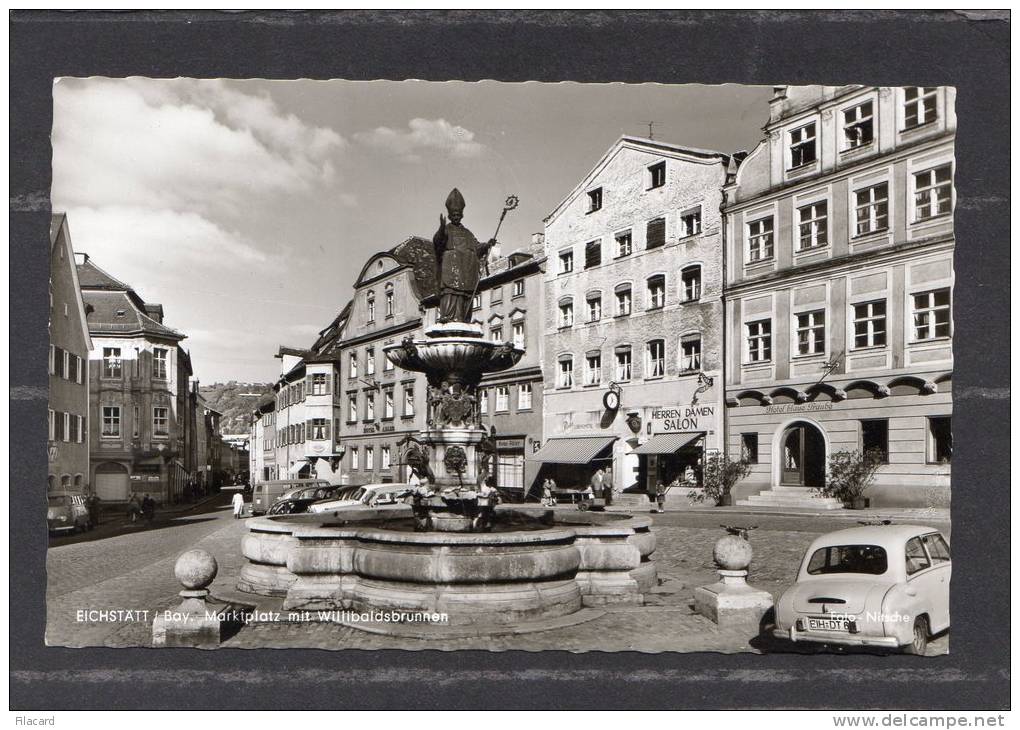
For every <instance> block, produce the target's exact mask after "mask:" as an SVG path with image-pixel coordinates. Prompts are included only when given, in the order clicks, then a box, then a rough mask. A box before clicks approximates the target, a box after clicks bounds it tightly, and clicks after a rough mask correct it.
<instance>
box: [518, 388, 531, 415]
mask: <svg viewBox="0 0 1020 730" xmlns="http://www.w3.org/2000/svg"><path fill="white" fill-rule="evenodd" d="M531 394H532V388H531V383H521V384H520V385H518V386H517V410H519V411H526V410H530V409H531Z"/></svg>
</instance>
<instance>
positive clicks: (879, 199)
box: [854, 183, 889, 236]
mask: <svg viewBox="0 0 1020 730" xmlns="http://www.w3.org/2000/svg"><path fill="white" fill-rule="evenodd" d="M888 227H889V184H888V183H880V184H879V185H872V186H871V187H867V188H863V189H862V190H855V191H854V235H856V236H863V235H866V234H868V233H875V232H876V231H883V230H885V229H886V228H888Z"/></svg>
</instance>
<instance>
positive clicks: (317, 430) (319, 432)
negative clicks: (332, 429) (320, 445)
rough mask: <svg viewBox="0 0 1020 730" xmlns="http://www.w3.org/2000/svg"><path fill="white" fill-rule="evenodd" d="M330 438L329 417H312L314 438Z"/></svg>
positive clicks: (322, 439)
mask: <svg viewBox="0 0 1020 730" xmlns="http://www.w3.org/2000/svg"><path fill="white" fill-rule="evenodd" d="M327 439H329V419H326V418H313V419H312V440H313V441H326V440H327Z"/></svg>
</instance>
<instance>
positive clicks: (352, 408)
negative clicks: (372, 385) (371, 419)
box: [347, 394, 358, 423]
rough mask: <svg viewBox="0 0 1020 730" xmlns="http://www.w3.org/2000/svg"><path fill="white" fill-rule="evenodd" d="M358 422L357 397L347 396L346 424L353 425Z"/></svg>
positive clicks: (354, 395)
mask: <svg viewBox="0 0 1020 730" xmlns="http://www.w3.org/2000/svg"><path fill="white" fill-rule="evenodd" d="M357 420H358V396H357V395H356V394H351V395H348V396H347V423H354V422H355V421H357Z"/></svg>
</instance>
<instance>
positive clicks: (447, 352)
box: [238, 190, 656, 631]
mask: <svg viewBox="0 0 1020 730" xmlns="http://www.w3.org/2000/svg"><path fill="white" fill-rule="evenodd" d="M446 207H447V210H448V213H449V222H447V221H446V219H445V218H444V217H443V216H440V228H439V230H438V231H437V232H436V234H435V236H434V237H433V241H432V243H431V245H429V242H427V241H423V240H422V239H411V240H410V241H408V242H407V243H406V244H403V245H402V246H401V247H398V249H397V250H395V251H394V256H395V257H396V258H397V259H398V260H399V261H401V262H403V263H406V264H407V265H409V266H410V267H411V268H412V272H413V275H414V285H415V293H416V294H417V296H418V297H419V299H426V298H430V299H435V300H438V302H439V318H438V319H439V321H438V323H437V324H435V325H433V326H431V327H429V328H428V329H426V330H425V335H424V338H422V339H412V338H406V339H405V340H403V341H402V342H400V343H399V344H395V345H391V346H389V347H386V348H385V349H384V353H385V355H386V357H387V358H388V359H389V360H390V361H391V362H392V363H394V364H395V365H397V366H399V367H401V368H403V369H405V370H411V371H415V372H422V373H425V375H426V377H427V379H428V399H427V400H428V421H427V427H426V428H425V430H423V431H422V432H421V433H420V434H417V435H416V436H414V437H408V438H407V439H405V440H404V441H403V442H402V443H401V445H400V451H401V458H402V461H403V462H404V463H406V464H407V465H408V466H409V467H410V468H411V470H412V471H413V473H414V474H415V476H416V477H417V478H418V480H419V485H418V486H416V487H415V488H414V489H413V491H411V493H410V495H409V503H408V504H406V505H399V506H396V507H393V508H389V509H379V510H367V509H366V510H338V511H336V512H333V513H318V514H306V515H286V516H278V517H270V518H258V519H253V520H250V521H249V525H248V528H249V532H248V534H247V535H246V536H245V538H244V542H243V545H242V550H243V553H244V556H245V558H246V560H247V562H246V564H245V565H244V567H243V568H242V571H241V575H240V580H239V583H238V587H239V589H241V590H244V591H248V592H253V593H261V594H264V595H278V596H284V597H285V600H284V608H285V609H290V610H322V609H352V610H354V611H365V610H376V611H379V610H381V611H389V612H410V613H419V612H426V613H428V612H433V613H442V614H445V615H446V616H447V617H448V622H449V624H452V625H454V626H463V625H469V626H472V627H477V626H479V625H481V626H483V627H488V629H490V630H492V631H497V630H500V628H501V627H502V628H504V629H505V628H506V627H515V628H514V630H518V629H520V627H521V626H525V625H527V624H528V623H529V622H530V623H533V624H534V623H536V622H537V623H539V624H542V622H543V621H544V622H548V620H550V619H553V620H555V619H562V618H563V617H570V616H579V615H581V614H582V613H583V612H582V611H581V609H582V608H583V607H595V606H603V605H606V604H611V603H628V604H634V605H640V604H642V603H643V600H644V599H643V594H644V593H646V592H648V591H649V590H651V588H652V586H654V585H655V582H656V573H655V566H654V563H652V562H651V559H650V556H651V554H652V552H653V551H654V549H655V537H654V535H653V534H652V533H651V531H650V529H649V528H650V525H651V519H650V518H648V517H647V516H632V515H626V514H620V513H604V514H597V513H591V512H563V511H560V512H556V511H554V510H551V509H548V508H545V507H538V506H524V505H498V504H497V502H498V498H497V492H496V490H495V489H493V488H492V487H491V486H490V485H489V484H488V483H487V478H488V476H489V469H490V463H491V460H492V457H493V455H494V453H495V445H494V443H493V438H492V435H491V434H489V433H487V432H486V430H485V429H484V428H483V427H482V425H481V419H480V412H479V392H478V386H479V383H480V381H481V379H482V377H483V376H484V375H485V374H486V373H492V372H499V371H501V370H506V369H508V368H510V367H512V366H513V365H514V364H515V363H517V362H518V360H520V358H521V356H522V355H523V354H524V352H523V350H521V349H519V348H516V347H514V346H513V345H512V344H510V343H506V342H502V343H501V342H492V341H488V340H486V339H485V338H484V336H483V332H482V329H481V327H480V326H479V325H475V324H473V323H471V322H470V321H469V320H470V317H471V300H472V299H473V296H474V294H475V291H476V290H477V286H478V280H479V263H480V260H482V259H484V257H485V255H486V252H487V250H488V248H489V247H490V246H491V245H492V244H493V243H494V242H495V239H492V240H490V241H489V242H487V243H479V242H478V241H477V239H475V237H474V235H472V234H471V232H470V231H469V230H467V229H466V228H464V227H463V226H462V225H461V223H460V221H461V217H462V214H463V209H464V199H463V197H462V196H461V195H460V193H459V192H458V191H457V190H454V191H453V192H452V193H451V194H450V196H449V198H448V199H447V203H446ZM504 212H505V211H504ZM578 620H580V619H578ZM542 625H547V624H542ZM359 627H360V628H368V627H366V626H363V625H361V626H359ZM370 630H378V631H385V630H386V628H385V627H384V626H382V625H375V626H373V627H372V628H371V629H370Z"/></svg>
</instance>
